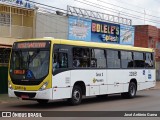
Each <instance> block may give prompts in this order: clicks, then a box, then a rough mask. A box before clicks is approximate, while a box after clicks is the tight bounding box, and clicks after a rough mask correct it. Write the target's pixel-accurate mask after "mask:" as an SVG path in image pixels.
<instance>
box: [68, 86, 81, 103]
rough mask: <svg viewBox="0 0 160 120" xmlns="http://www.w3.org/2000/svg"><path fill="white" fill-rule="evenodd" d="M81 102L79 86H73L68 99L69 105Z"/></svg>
mask: <svg viewBox="0 0 160 120" xmlns="http://www.w3.org/2000/svg"><path fill="white" fill-rule="evenodd" d="M81 101H82V89H81V87H80V86H77V85H76V86H74V87H73V90H72V97H71V98H70V99H68V102H69V103H70V104H71V105H78V104H80V103H81Z"/></svg>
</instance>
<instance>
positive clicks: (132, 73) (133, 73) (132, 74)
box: [129, 72, 137, 76]
mask: <svg viewBox="0 0 160 120" xmlns="http://www.w3.org/2000/svg"><path fill="white" fill-rule="evenodd" d="M129 76H137V72H129Z"/></svg>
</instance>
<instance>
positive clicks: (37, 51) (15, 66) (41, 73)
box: [8, 41, 52, 102]
mask: <svg viewBox="0 0 160 120" xmlns="http://www.w3.org/2000/svg"><path fill="white" fill-rule="evenodd" d="M50 49H51V42H50V41H26V42H25V41H24V42H23V41H21V42H15V43H14V44H13V48H12V54H11V59H10V67H9V81H8V93H9V97H19V98H22V99H37V101H38V102H45V101H46V100H43V99H44V98H45V99H50V97H51V96H50V94H51V92H52V90H51V81H49V80H51V76H49V74H50V71H49V66H50Z"/></svg>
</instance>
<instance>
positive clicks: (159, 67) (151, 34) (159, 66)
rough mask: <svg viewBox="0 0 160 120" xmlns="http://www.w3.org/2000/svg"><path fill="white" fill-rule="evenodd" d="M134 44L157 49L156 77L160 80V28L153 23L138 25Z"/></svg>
mask: <svg viewBox="0 0 160 120" xmlns="http://www.w3.org/2000/svg"><path fill="white" fill-rule="evenodd" d="M134 46H136V47H146V48H153V49H155V60H156V73H157V74H156V77H157V80H160V29H159V28H157V27H155V26H151V25H136V26H135V40H134Z"/></svg>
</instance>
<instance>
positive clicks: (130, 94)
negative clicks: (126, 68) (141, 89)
mask: <svg viewBox="0 0 160 120" xmlns="http://www.w3.org/2000/svg"><path fill="white" fill-rule="evenodd" d="M136 92H137V86H136V84H135V83H134V82H130V84H129V88H128V92H126V93H121V96H122V97H123V98H134V97H135V96H136Z"/></svg>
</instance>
